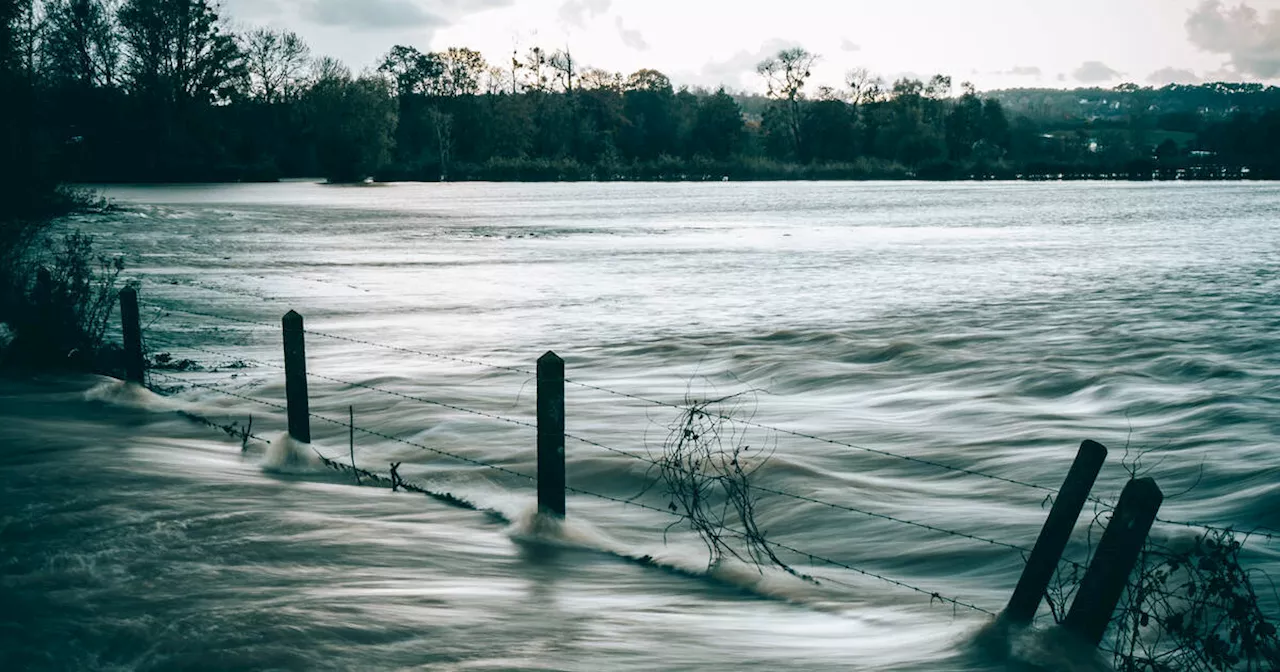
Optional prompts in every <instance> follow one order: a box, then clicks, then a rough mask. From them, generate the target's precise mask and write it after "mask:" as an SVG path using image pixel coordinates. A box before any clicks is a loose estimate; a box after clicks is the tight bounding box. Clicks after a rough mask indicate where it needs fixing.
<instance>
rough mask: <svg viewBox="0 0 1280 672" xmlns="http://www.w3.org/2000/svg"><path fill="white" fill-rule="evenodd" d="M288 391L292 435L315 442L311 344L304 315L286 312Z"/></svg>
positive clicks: (285, 356)
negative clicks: (310, 389)
mask: <svg viewBox="0 0 1280 672" xmlns="http://www.w3.org/2000/svg"><path fill="white" fill-rule="evenodd" d="M280 322H281V324H282V325H283V327H284V394H285V399H286V402H287V404H288V409H289V410H288V413H289V436H291V437H293V439H294V440H296V441H301V442H303V443H311V410H310V409H309V408H308V407H307V347H306V342H305V333H304V332H303V330H302V316H301V315H299V314H298V313H297V312H295V311H292V310H291V311H289V312H287V313H285V314H284V317H283V318H282V319H281V320H280Z"/></svg>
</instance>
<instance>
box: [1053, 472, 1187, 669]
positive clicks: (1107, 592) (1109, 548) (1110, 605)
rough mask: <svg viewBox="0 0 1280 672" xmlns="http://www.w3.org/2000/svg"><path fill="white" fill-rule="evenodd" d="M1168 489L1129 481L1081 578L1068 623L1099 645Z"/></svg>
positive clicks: (1146, 480) (1140, 480)
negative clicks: (1161, 489) (1164, 490)
mask: <svg viewBox="0 0 1280 672" xmlns="http://www.w3.org/2000/svg"><path fill="white" fill-rule="evenodd" d="M1163 501H1164V493H1162V492H1160V488H1159V486H1157V485H1156V482H1155V481H1153V480H1152V479H1150V478H1138V479H1134V480H1131V481H1129V483H1128V484H1127V485H1125V486H1124V492H1122V493H1121V494H1120V503H1119V504H1117V505H1116V510H1115V511H1113V512H1112V513H1111V521H1110V522H1109V523H1107V530H1106V531H1105V532H1103V533H1102V539H1101V540H1100V541H1099V542H1098V548H1097V550H1096V551H1094V553H1093V560H1092V561H1091V562H1090V563H1089V569H1088V570H1087V571H1085V573H1084V579H1083V580H1081V581H1080V588H1079V589H1078V590H1077V591H1076V597H1075V600H1074V601H1072V603H1071V611H1069V612H1067V619H1066V621H1065V623H1064V626H1065V627H1066V628H1067V629H1068V630H1071V631H1072V632H1075V633H1076V634H1078V635H1080V636H1081V637H1083V638H1084V639H1085V640H1086V641H1088V642H1089V643H1091V644H1093V645H1094V646H1097V645H1098V644H1100V643H1101V642H1102V636H1103V635H1104V634H1106V632H1107V625H1108V624H1109V623H1110V622H1111V614H1112V613H1114V612H1115V610H1116V604H1117V603H1118V602H1119V601H1120V595H1121V594H1122V593H1123V592H1124V589H1125V586H1126V584H1127V583H1128V581H1129V574H1130V573H1132V572H1133V566H1134V564H1135V563H1136V562H1137V561H1138V554H1139V553H1140V552H1141V551H1142V545H1143V543H1144V542H1145V541H1146V540H1147V533H1148V532H1150V531H1151V524H1152V523H1153V522H1154V521H1155V519H1156V512H1157V511H1159V510H1160V504H1161V503H1162V502H1163Z"/></svg>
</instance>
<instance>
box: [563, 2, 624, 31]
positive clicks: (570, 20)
mask: <svg viewBox="0 0 1280 672" xmlns="http://www.w3.org/2000/svg"><path fill="white" fill-rule="evenodd" d="M611 4H612V0H565V3H564V4H563V5H560V20H561V21H564V22H565V23H567V24H569V25H571V26H577V27H579V28H586V27H587V21H589V20H591V19H594V18H595V17H597V16H599V15H601V14H604V13H605V12H607V11H609V5H611Z"/></svg>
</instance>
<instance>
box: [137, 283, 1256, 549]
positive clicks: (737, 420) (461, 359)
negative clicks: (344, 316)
mask: <svg viewBox="0 0 1280 672" xmlns="http://www.w3.org/2000/svg"><path fill="white" fill-rule="evenodd" d="M139 303H140V304H141V305H145V306H149V307H152V308H156V309H159V310H162V311H167V312H174V313H182V314H187V315H194V316H199V317H205V318H209V319H214V320H225V321H230V322H236V323H240V324H245V325H250V326H254V327H257V328H262V329H273V330H274V329H279V328H280V325H274V324H270V323H266V322H259V321H256V320H246V319H242V318H236V317H230V316H226V315H218V314H214V313H208V312H201V311H195V310H189V309H185V308H173V307H169V306H163V305H160V304H157V303H153V302H150V301H140V302H139ZM304 333H307V334H312V335H314V336H319V337H321V338H328V339H332V340H338V341H344V342H348V343H353V344H358V345H365V346H369V347H375V348H380V349H384V350H391V351H395V352H402V353H406V354H414V355H420V356H423V357H429V358H433V359H438V360H443V361H450V362H455V363H460V364H468V365H472V366H478V367H483V368H489V369H494V370H499V371H505V372H509V373H518V374H521V375H525V376H536V375H537V373H536V371H532V370H529V369H524V368H520V367H514V366H505V365H501V364H493V363H490V362H485V361H482V360H477V359H469V358H465V357H455V356H452V355H443V354H440V353H433V352H427V351H425V350H419V349H414V348H406V347H402V346H395V345H387V344H384V343H378V342H375V341H369V340H363V339H357V338H352V337H349V336H341V335H338V334H332V333H328V332H322V331H315V330H310V329H306V330H304ZM172 347H180V348H185V349H191V350H196V351H201V352H206V353H209V354H215V355H218V356H223V357H230V358H232V359H235V360H237V361H253V362H255V363H257V364H260V365H263V366H269V367H273V368H279V369H283V366H281V365H278V364H270V363H267V362H262V361H258V360H248V359H244V358H234V357H232V356H231V355H228V354H226V353H217V352H215V351H211V350H206V349H203V348H199V347H195V346H185V345H184V346H172ZM307 375H309V376H314V377H316V378H320V379H324V380H329V381H331V382H336V383H339V384H344V385H351V386H355V387H362V388H365V389H369V390H373V391H378V392H381V393H384V394H390V395H393V396H397V397H401V398H404V399H406V400H412V401H417V402H420V403H425V404H429V405H436V406H441V407H444V408H449V409H451V410H456V411H459V412H462V413H469V414H473V415H479V416H483V417H488V418H491V419H495V420H498V421H501V422H507V423H510V424H514V425H520V426H526V427H535V428H536V425H534V424H533V423H530V422H527V421H522V420H515V419H512V418H505V417H502V416H498V415H495V414H489V413H485V412H483V411H475V410H472V409H467V408H463V407H460V406H454V405H450V404H446V403H444V402H438V401H434V400H429V399H425V398H420V397H414V396H411V395H405V394H402V393H398V392H394V391H391V390H385V389H381V388H377V387H373V386H369V385H365V384H362V383H352V382H349V381H343V380H338V379H336V378H329V377H326V376H322V375H318V374H312V373H310V372H308V374H307ZM564 382H565V384H568V385H574V386H576V387H580V388H584V389H589V390H593V391H597V392H601V393H604V394H609V395H612V396H617V397H621V398H626V399H631V400H634V401H639V402H642V403H646V404H649V405H653V406H660V407H665V408H669V409H673V410H679V411H687V410H690V407H689V406H686V405H682V404H678V403H673V402H667V401H662V400H659V399H653V398H650V397H645V396H642V395H638V394H632V393H629V392H622V391H619V390H613V389H610V388H607V387H603V386H599V385H594V384H591V383H586V382H582V381H578V380H574V379H570V378H565V380H564ZM704 413H705V411H704ZM707 415H708V417H710V418H714V419H719V420H725V421H728V422H735V423H739V424H741V425H744V426H747V427H753V428H756V429H762V430H765V431H770V432H777V433H779V434H784V435H788V436H793V437H796V438H802V439H806V440H810V441H816V442H819V443H826V444H828V445H835V446H840V447H843V448H849V449H851V450H857V451H861V452H865V453H869V454H873V455H879V456H881V457H887V458H891V459H897V460H902V461H906V462H911V463H914V464H920V465H924V466H929V467H932V468H935V469H940V470H943V471H948V472H952V473H958V474H964V475H968V476H974V477H978V478H983V479H988V480H992V481H997V482H1002V483H1007V484H1010V485H1016V486H1019V487H1022V488H1027V489H1034V490H1039V491H1041V492H1045V493H1048V494H1054V495H1056V494H1057V493H1058V490H1057V489H1056V488H1051V487H1049V486H1045V485H1040V484H1038V483H1032V482H1029V481H1023V480H1019V479H1014V478H1008V477H1005V476H1000V475H997V474H991V473H987V472H983V471H978V470H975V469H968V468H964V467H957V466H954V465H949V464H945V463H942V462H936V461H934V460H928V459H924V458H919V457H913V456H910V455H902V454H899V453H894V452H891V451H886V450H880V449H877V448H870V447H867V446H860V445H857V444H854V443H849V442H847V441H840V440H837V439H831V438H827V437H822V436H817V435H814V434H809V433H806V432H799V431H795V430H790V429H785V428H782V427H777V426H773V425H767V424H764V423H760V422H755V421H752V420H746V419H742V418H734V417H732V416H728V415H724V414H716V413H707ZM565 437H566V438H569V439H573V440H575V441H579V442H581V443H585V444H587V445H592V446H595V447H597V448H602V449H604V450H608V451H612V452H616V453H619V454H623V455H627V456H630V457H633V458H636V459H641V460H645V459H646V458H643V457H641V456H638V455H636V454H634V453H629V452H627V451H621V450H617V449H614V448H611V447H608V446H605V445H603V444H600V443H597V442H594V441H591V440H589V439H585V438H582V437H578V436H573V435H569V434H566V435H565ZM753 487H754V486H753ZM773 494H782V495H783V496H788V497H795V498H797V499H801V500H804V499H806V498H804V497H802V496H797V495H791V494H789V493H776V492H775V493H773ZM1088 500H1089V501H1091V502H1093V503H1095V504H1099V505H1102V506H1104V507H1106V508H1107V509H1113V508H1114V504H1113V503H1111V502H1107V501H1105V500H1102V499H1099V498H1097V497H1094V496H1090V497H1089V498H1088ZM815 503H818V504H822V505H824V506H834V508H846V509H848V510H850V511H851V512H854V513H860V514H863V515H871V516H874V517H884V518H886V519H887V520H898V519H895V518H893V517H889V516H879V515H877V514H871V513H868V512H865V511H861V510H858V509H853V508H851V507H840V506H838V505H832V504H830V503H827V502H821V501H816V500H815ZM898 522H905V523H906V524H909V525H916V526H918V527H924V528H925V529H931V528H930V527H929V526H925V525H922V524H916V523H912V522H910V521H901V520H898ZM1156 522H1159V523H1163V524H1166V525H1174V526H1179V527H1186V528H1190V529H1201V530H1210V531H1215V532H1243V531H1242V530H1239V529H1237V528H1233V527H1229V526H1227V527H1224V526H1218V525H1212V524H1208V523H1199V522H1189V521H1177V520H1169V519H1165V518H1159V517H1157V518H1156ZM935 531H939V532H944V533H946V534H953V535H955V536H960V537H966V538H970V539H974V540H977V541H981V542H986V543H990V544H993V545H996V546H1005V547H1008V548H1012V549H1014V550H1018V551H1022V552H1029V551H1027V549H1025V548H1023V547H1020V546H1016V545H1012V544H1007V543H1004V542H998V541H994V540H990V539H984V538H982V537H976V536H973V535H967V534H964V533H957V532H953V531H949V530H942V529H941V528H936V529H935ZM1249 535H1250V538H1261V539H1266V540H1267V541H1274V540H1275V539H1276V538H1277V537H1280V531H1276V530H1272V529H1270V528H1266V527H1256V528H1254V529H1253V530H1252V531H1251V532H1249ZM1067 562H1068V563H1070V564H1078V563H1074V562H1071V561H1067Z"/></svg>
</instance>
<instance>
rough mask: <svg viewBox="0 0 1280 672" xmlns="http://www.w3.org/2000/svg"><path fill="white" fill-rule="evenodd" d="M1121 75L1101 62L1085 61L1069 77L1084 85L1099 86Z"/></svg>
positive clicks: (1121, 73)
mask: <svg viewBox="0 0 1280 672" xmlns="http://www.w3.org/2000/svg"><path fill="white" fill-rule="evenodd" d="M1123 74H1124V73H1123V72H1120V71H1119V70H1116V69H1114V68H1112V67H1111V66H1109V65H1107V64H1106V63H1103V62H1102V61H1085V62H1084V63H1081V64H1080V67H1078V68H1076V69H1075V70H1074V71H1073V72H1072V73H1071V76H1072V77H1074V78H1075V79H1076V81H1077V82H1082V83H1084V84H1101V83H1102V82H1110V81H1111V80H1113V79H1116V78H1117V77H1119V76H1120V75H1123Z"/></svg>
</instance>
